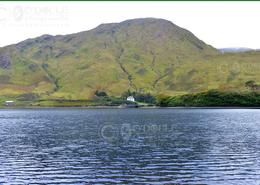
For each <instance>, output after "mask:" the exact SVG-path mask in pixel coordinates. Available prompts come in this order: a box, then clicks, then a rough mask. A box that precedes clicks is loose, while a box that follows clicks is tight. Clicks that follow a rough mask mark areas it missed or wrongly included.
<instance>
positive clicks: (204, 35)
mask: <svg viewBox="0 0 260 185" xmlns="http://www.w3.org/2000/svg"><path fill="white" fill-rule="evenodd" d="M143 17H155V18H163V19H167V20H170V21H172V22H173V23H175V24H177V25H178V26H181V27H183V28H186V29H188V30H189V31H191V32H192V33H194V34H195V35H196V36H197V37H198V38H200V39H201V40H203V41H204V42H206V43H207V44H210V45H212V46H214V47H216V48H223V47H249V48H254V49H256V48H260V24H259V18H260V2H0V30H1V31H0V47H1V46H5V45H9V44H13V43H17V42H19V41H22V40H25V39H27V38H33V37H37V36H40V35H43V34H51V35H57V34H68V33H75V32H80V31H85V30H89V29H92V28H94V27H96V26H98V25H99V24H101V23H110V22H120V21H124V20H126V19H133V18H143Z"/></svg>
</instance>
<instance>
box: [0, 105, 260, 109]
mask: <svg viewBox="0 0 260 185" xmlns="http://www.w3.org/2000/svg"><path fill="white" fill-rule="evenodd" d="M8 109H9V110H12V109H14V110H15V109H260V107H238V106H234V107H232V106H227V107H223V106H219V107H218V106H212V107H211V106H209V107H207V106H205V107H183V106H180V107H159V106H150V107H119V106H49V107H44V106H42V107H40V106H25V107H23V106H21V107H20V106H13V107H11V106H10V107H0V110H8Z"/></svg>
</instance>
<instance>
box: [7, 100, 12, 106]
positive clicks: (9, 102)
mask: <svg viewBox="0 0 260 185" xmlns="http://www.w3.org/2000/svg"><path fill="white" fill-rule="evenodd" d="M13 105H14V101H5V106H13Z"/></svg>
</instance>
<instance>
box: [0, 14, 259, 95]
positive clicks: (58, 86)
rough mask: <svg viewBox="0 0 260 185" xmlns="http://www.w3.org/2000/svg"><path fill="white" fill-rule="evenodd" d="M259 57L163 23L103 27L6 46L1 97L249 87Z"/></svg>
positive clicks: (0, 58)
mask: <svg viewBox="0 0 260 185" xmlns="http://www.w3.org/2000/svg"><path fill="white" fill-rule="evenodd" d="M259 59H260V53H259V52H246V53H239V54H220V53H219V52H218V50H216V49H215V48H213V47H211V46H209V45H207V44H205V43H204V42H203V41H201V40H199V39H198V38H197V37H195V36H194V35H193V34H192V33H191V32H189V31H187V30H185V29H182V28H180V27H178V26H176V25H174V24H173V23H171V22H169V21H167V20H163V19H154V18H146V19H133V20H127V21H124V22H121V23H111V24H102V25H100V26H98V27H96V28H95V29H92V30H89V31H85V32H80V33H76V34H71V35H64V36H62V35H58V36H51V35H43V36H41V37H37V38H34V39H28V40H25V41H23V42H20V43H18V44H15V45H10V46H6V47H3V48H0V95H2V96H8V97H19V98H25V99H30V98H35V97H41V98H47V99H56V98H65V99H91V98H92V96H93V93H94V92H95V91H96V90H104V91H106V92H107V93H108V94H109V95H114V96H119V95H120V94H121V93H122V92H124V91H126V90H128V89H130V90H134V91H139V92H151V93H153V94H158V93H164V94H169V95H174V94H184V93H189V92H200V91H205V90H208V89H224V90H229V89H240V90H245V89H244V83H245V82H246V81H248V80H255V81H256V82H258V81H260V77H259V72H258V70H256V69H260V61H259Z"/></svg>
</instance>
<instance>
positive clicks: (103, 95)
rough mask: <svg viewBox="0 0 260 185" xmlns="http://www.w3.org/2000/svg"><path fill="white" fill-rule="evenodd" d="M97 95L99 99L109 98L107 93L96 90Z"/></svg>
mask: <svg viewBox="0 0 260 185" xmlns="http://www.w3.org/2000/svg"><path fill="white" fill-rule="evenodd" d="M95 95H96V96H97V97H107V93H106V92H105V91H99V90H96V92H95Z"/></svg>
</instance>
